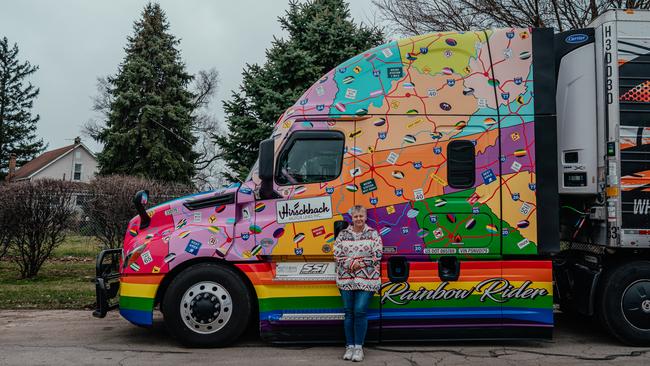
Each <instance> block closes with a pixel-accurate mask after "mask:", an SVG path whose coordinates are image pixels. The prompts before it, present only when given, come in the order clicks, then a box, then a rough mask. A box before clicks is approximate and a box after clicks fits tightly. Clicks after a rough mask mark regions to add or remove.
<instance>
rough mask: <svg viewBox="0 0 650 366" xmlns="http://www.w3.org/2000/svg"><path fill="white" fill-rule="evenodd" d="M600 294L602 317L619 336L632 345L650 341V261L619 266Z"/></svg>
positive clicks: (600, 315) (606, 279) (644, 343)
mask: <svg viewBox="0 0 650 366" xmlns="http://www.w3.org/2000/svg"><path fill="white" fill-rule="evenodd" d="M600 295H601V298H600V299H599V302H600V307H599V312H598V313H599V317H600V319H601V321H602V323H603V325H604V326H605V327H606V328H607V329H608V330H609V331H610V332H611V333H612V334H613V335H614V336H615V337H616V338H618V339H619V340H621V341H622V342H623V343H626V344H629V345H637V346H641V345H648V344H650V262H648V261H636V262H630V263H626V264H623V265H621V266H619V267H617V268H615V269H614V270H613V271H612V272H610V273H609V274H608V275H607V276H606V278H605V279H604V282H603V287H602V292H601V293H600Z"/></svg>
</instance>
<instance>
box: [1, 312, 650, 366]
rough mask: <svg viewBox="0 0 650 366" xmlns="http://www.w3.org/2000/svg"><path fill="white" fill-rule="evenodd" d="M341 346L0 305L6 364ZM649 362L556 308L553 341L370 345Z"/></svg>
mask: <svg viewBox="0 0 650 366" xmlns="http://www.w3.org/2000/svg"><path fill="white" fill-rule="evenodd" d="M342 353H343V347H342V346H317V345H316V346H313V345H312V346H273V345H269V344H266V343H264V342H262V341H261V340H260V339H259V337H258V335H257V334H256V330H255V328H254V327H251V328H250V329H249V330H248V331H247V332H246V334H245V336H244V337H243V338H242V339H241V340H240V341H238V342H237V343H235V344H234V345H232V346H230V347H227V348H214V349H189V348H184V347H182V346H180V345H178V344H177V343H176V342H175V341H174V339H173V338H172V337H170V335H169V334H168V333H167V332H166V330H165V327H164V324H163V323H162V319H161V318H160V315H159V314H157V316H156V320H155V323H154V327H153V328H150V329H146V328H139V327H136V326H133V325H131V324H130V323H128V322H127V321H126V320H124V319H122V318H120V317H119V315H118V314H117V313H116V312H112V313H110V314H109V315H108V316H107V317H106V318H105V319H95V318H93V317H92V315H91V312H90V311H67V310H52V311H42V310H41V311H35V310H3V311H0V365H72V364H74V365H201V364H210V365H238V366H239V365H242V366H243V365H264V366H271V365H305V364H318V365H344V364H348V362H349V361H343V360H341V359H340V357H341V355H342ZM461 363H462V364H479V363H480V364H481V365H500V366H502V365H516V366H523V365H545V366H548V365H555V364H562V365H566V364H571V365H593V364H596V363H598V364H621V365H623V364H624V365H649V364H650V346H648V347H642V348H635V347H627V346H624V345H622V344H620V343H619V342H618V341H617V340H616V339H614V338H612V337H611V336H609V335H608V334H607V333H606V332H605V331H604V330H603V329H601V328H600V326H599V325H598V324H596V323H595V322H594V321H593V320H590V319H587V318H582V317H569V316H567V315H564V314H561V313H558V314H556V328H555V333H554V339H553V340H552V341H544V342H542V341H535V342H533V341H493V342H468V341H465V342H453V343H449V342H438V343H418V344H390V343H388V344H379V345H370V346H368V347H366V360H365V361H364V363H363V364H366V365H410V366H413V365H457V364H461Z"/></svg>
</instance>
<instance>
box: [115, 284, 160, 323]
mask: <svg viewBox="0 0 650 366" xmlns="http://www.w3.org/2000/svg"><path fill="white" fill-rule="evenodd" d="M162 279H163V276H161V275H139V276H122V278H121V279H120V282H121V284H120V314H121V315H122V317H124V319H126V320H128V321H130V322H131V323H133V324H135V325H140V326H151V325H152V324H153V307H154V301H155V298H156V292H157V291H158V286H159V285H160V281H162Z"/></svg>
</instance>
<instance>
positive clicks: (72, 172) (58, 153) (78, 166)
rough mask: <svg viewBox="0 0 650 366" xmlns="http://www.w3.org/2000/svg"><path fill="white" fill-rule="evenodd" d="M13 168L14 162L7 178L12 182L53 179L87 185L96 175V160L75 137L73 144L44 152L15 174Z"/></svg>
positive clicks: (10, 164)
mask: <svg viewBox="0 0 650 366" xmlns="http://www.w3.org/2000/svg"><path fill="white" fill-rule="evenodd" d="M13 166H15V162H14V163H13V164H12V163H11V162H10V163H9V176H8V178H9V179H10V180H11V181H14V182H17V181H21V180H32V179H39V178H53V179H62V180H67V181H72V182H84V183H88V182H89V181H90V180H91V179H92V178H93V177H94V176H95V174H96V173H97V158H96V157H95V154H94V153H93V152H92V151H90V149H88V147H86V145H84V144H83V143H82V142H81V139H80V138H79V137H77V138H75V139H74V144H72V145H68V146H64V147H61V148H58V149H55V150H50V151H46V152H44V153H43V154H41V155H39V156H37V157H36V158H34V159H33V160H32V161H30V162H29V163H27V164H25V165H23V166H22V167H20V168H19V169H18V170H16V171H15V173H14V172H12V167H13Z"/></svg>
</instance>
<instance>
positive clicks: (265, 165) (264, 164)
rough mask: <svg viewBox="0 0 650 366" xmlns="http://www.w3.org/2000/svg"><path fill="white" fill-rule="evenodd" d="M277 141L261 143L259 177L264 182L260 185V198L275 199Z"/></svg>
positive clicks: (269, 140) (270, 140) (268, 140)
mask: <svg viewBox="0 0 650 366" xmlns="http://www.w3.org/2000/svg"><path fill="white" fill-rule="evenodd" d="M274 148H275V141H274V140H273V139H267V140H264V141H262V142H260V153H259V156H258V161H259V164H258V175H259V177H260V179H261V180H262V184H261V185H260V198H261V199H268V198H273V197H275V194H274V193H275V192H274V191H273V161H274V160H275V159H274V156H273V153H274Z"/></svg>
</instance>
